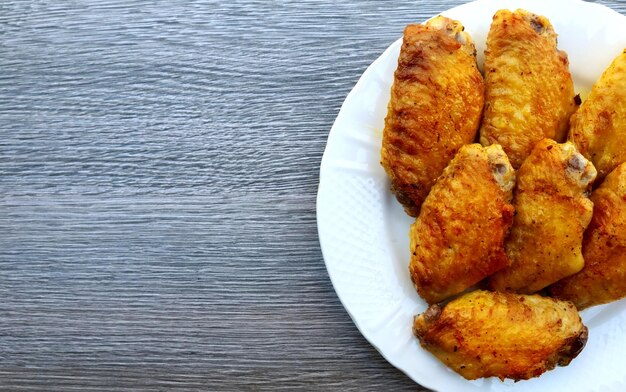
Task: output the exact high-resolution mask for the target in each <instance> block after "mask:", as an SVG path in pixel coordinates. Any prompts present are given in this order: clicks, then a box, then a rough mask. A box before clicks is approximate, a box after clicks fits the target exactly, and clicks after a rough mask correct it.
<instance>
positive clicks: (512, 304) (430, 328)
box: [413, 291, 587, 380]
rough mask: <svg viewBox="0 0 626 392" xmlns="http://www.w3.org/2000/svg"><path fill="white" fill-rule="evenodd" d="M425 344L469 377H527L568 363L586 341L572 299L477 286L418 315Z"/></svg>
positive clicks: (415, 324)
mask: <svg viewBox="0 0 626 392" xmlns="http://www.w3.org/2000/svg"><path fill="white" fill-rule="evenodd" d="M413 333H414V334H415V336H416V337H417V338H418V339H419V341H420V343H421V345H422V347H424V348H425V349H426V350H428V351H430V352H431V353H432V354H433V355H435V356H436V357H437V358H438V359H439V360H441V361H442V362H443V363H445V364H446V365H447V366H449V367H450V368H451V369H452V370H454V371H456V372H457V373H459V374H460V375H461V376H463V377H465V378H466V379H468V380H474V379H477V378H480V377H499V378H500V379H505V378H511V379H514V380H526V379H529V378H532V377H537V376H539V375H541V374H542V373H544V372H545V371H548V370H551V369H553V368H554V367H555V366H556V365H557V364H558V365H560V366H566V365H568V364H569V363H570V362H571V360H572V359H574V358H575V357H576V356H577V355H578V354H579V353H580V351H581V350H582V349H583V347H584V346H585V343H586V341H587V327H585V326H584V325H583V323H582V321H581V319H580V316H579V315H578V312H577V311H576V308H575V307H574V305H573V304H572V303H570V302H566V301H559V300H556V299H553V298H548V297H541V296H539V295H520V294H513V293H494V292H488V291H474V292H471V293H469V294H465V295H464V296H462V297H459V298H457V299H455V300H453V301H451V302H450V303H448V304H447V305H446V306H445V307H443V308H442V307H440V306H439V305H431V306H430V307H429V308H428V310H426V312H424V313H423V314H421V315H419V316H416V317H415V320H414V322H413Z"/></svg>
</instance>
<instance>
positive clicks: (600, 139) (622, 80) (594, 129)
mask: <svg viewBox="0 0 626 392" xmlns="http://www.w3.org/2000/svg"><path fill="white" fill-rule="evenodd" d="M569 138H570V140H571V141H572V142H574V144H576V147H578V150H580V152H581V153H582V154H583V155H584V156H585V157H587V158H588V159H590V160H591V161H592V162H593V164H594V165H595V167H596V169H597V170H598V180H599V181H601V180H602V179H604V177H606V175H607V174H609V173H610V172H611V171H612V170H613V169H615V167H617V165H619V164H620V163H622V162H626V50H624V51H623V52H622V54H620V55H619V56H617V58H616V59H615V60H613V63H612V64H611V65H610V66H609V68H607V69H606V71H604V73H603V74H602V76H601V77H600V79H599V80H598V81H597V82H596V84H595V85H594V86H593V88H592V90H591V93H590V94H589V97H588V98H587V100H586V101H585V102H584V103H583V104H582V106H581V107H580V110H578V112H577V113H576V114H575V115H574V116H572V119H571V129H570V134H569Z"/></svg>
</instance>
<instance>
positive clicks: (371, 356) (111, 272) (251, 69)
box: [0, 0, 626, 391]
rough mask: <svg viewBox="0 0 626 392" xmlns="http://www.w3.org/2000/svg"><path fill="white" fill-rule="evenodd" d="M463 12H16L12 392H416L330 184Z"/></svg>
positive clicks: (2, 135) (2, 110)
mask: <svg viewBox="0 0 626 392" xmlns="http://www.w3.org/2000/svg"><path fill="white" fill-rule="evenodd" d="M460 3H461V1H452V0H448V1H442V2H439V1H434V0H427V1H394V2H369V1H364V0H363V1H352V2H350V3H344V2H334V1H330V0H308V1H295V0H293V1H292V0H290V1H280V2H279V1H271V2H270V1H267V2H266V1H258V0H246V1H190V2H180V3H179V2H169V1H162V0H160V1H150V2H138V1H134V0H125V1H121V0H119V1H118V0H105V1H93V0H88V1H72V2H58V3H57V2H53V1H34V0H33V1H3V2H1V3H0V158H1V159H0V233H1V235H0V298H1V299H0V390H11V391H20V390H23V391H31V390H68V391H72V390H75V391H96V390H108V391H126V390H128V391H130V390H159V391H160V390H170V389H176V390H220V391H221V390H224V391H227V390H271V391H279V390H329V391H330V390H336V391H365V390H371V391H377V390H397V391H400V390H407V391H408V390H415V389H416V385H415V384H414V383H413V382H412V381H411V380H409V379H408V378H407V377H406V376H405V375H403V374H402V373H400V372H399V371H397V370H395V369H394V368H393V367H392V366H391V365H389V364H388V363H387V362H386V361H385V360H384V359H383V358H382V357H381V356H380V355H379V354H378V353H377V352H376V350H375V349H374V348H372V347H371V346H370V345H369V343H367V341H365V339H364V338H363V337H362V336H361V335H360V334H359V332H358V331H357V329H356V328H355V326H354V325H353V323H352V321H351V320H350V318H349V317H348V315H347V313H346V312H345V311H344V309H343V308H342V306H341V304H340V303H339V301H338V299H337V297H336V295H335V293H334V290H333V288H332V285H331V283H330V281H329V279H328V276H327V274H326V270H325V267H324V263H323V259H322V255H321V252H320V249H319V244H318V240H317V228H316V222H315V196H316V191H317V183H318V170H319V163H320V159H321V156H322V152H323V149H324V146H325V143H326V137H327V135H328V131H329V129H330V127H331V125H332V122H333V120H334V118H335V116H336V114H337V112H338V110H339V107H340V105H341V103H342V101H343V99H344V98H345V96H346V94H347V93H348V92H349V91H350V89H351V88H352V86H353V85H354V83H355V82H356V80H357V79H358V77H359V76H360V74H361V73H362V72H363V70H364V69H365V68H366V67H367V65H369V64H370V63H371V62H372V61H373V60H374V59H375V58H376V57H377V56H378V55H379V54H380V53H382V51H383V50H384V49H385V48H386V47H387V46H388V45H389V44H390V43H391V42H393V40H395V39H396V38H397V37H399V36H400V35H401V32H402V28H403V27H404V25H405V24H407V23H409V22H414V21H422V20H424V19H426V18H428V17H430V16H432V15H434V14H436V13H438V12H440V11H443V10H445V9H447V8H450V7H451V6H454V5H457V4H460ZM603 3H605V4H607V5H609V6H611V7H613V8H614V9H616V10H619V11H620V12H622V13H624V12H626V4H624V3H623V2H616V1H604V2H603ZM418 389H419V388H418ZM420 390H422V389H420Z"/></svg>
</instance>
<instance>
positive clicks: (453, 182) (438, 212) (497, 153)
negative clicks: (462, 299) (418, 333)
mask: <svg viewBox="0 0 626 392" xmlns="http://www.w3.org/2000/svg"><path fill="white" fill-rule="evenodd" d="M514 184H515V172H514V170H513V168H512V167H511V165H510V164H509V161H508V159H507V157H506V154H504V151H502V148H501V147H500V146H498V145H493V146H489V147H482V146H481V145H480V144H470V145H466V146H463V147H462V148H461V150H459V152H458V154H457V155H456V156H455V157H454V159H453V160H452V161H451V162H450V165H448V167H447V168H446V169H445V170H444V172H443V174H442V175H441V177H440V178H439V179H438V180H437V183H436V184H435V185H434V186H433V188H432V190H431V192H430V194H429V195H428V197H427V198H426V201H424V204H423V205H422V211H421V213H420V215H419V217H418V218H417V219H416V221H415V223H414V224H413V225H411V230H410V234H409V236H410V240H411V241H410V243H411V245H410V246H411V252H412V257H411V264H410V266H409V270H410V273H411V278H412V280H413V282H414V284H415V287H416V288H417V291H418V292H419V294H420V295H421V296H422V297H423V298H424V299H425V300H426V301H427V302H428V303H435V302H439V301H442V300H444V299H446V298H448V297H450V296H452V295H454V294H457V293H460V292H462V291H463V290H465V289H466V288H468V287H470V286H472V285H474V284H476V283H477V282H479V281H480V280H482V279H483V278H485V277H486V276H488V275H490V274H492V273H493V272H495V271H497V270H499V269H501V268H503V267H505V266H506V265H507V263H508V261H507V258H506V254H505V253H504V239H505V237H506V235H507V234H508V232H509V228H510V226H511V223H512V221H513V213H514V210H513V206H512V205H511V204H510V203H511V199H512V188H513V185H514Z"/></svg>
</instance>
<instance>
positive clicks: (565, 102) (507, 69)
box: [480, 9, 577, 169]
mask: <svg viewBox="0 0 626 392" xmlns="http://www.w3.org/2000/svg"><path fill="white" fill-rule="evenodd" d="M556 37H557V35H556V33H555V32H554V29H553V28H552V25H551V24H550V21H549V20H548V19H546V18H545V17H543V16H539V15H535V14H532V13H530V12H527V11H524V10H521V9H519V10H517V11H515V12H511V11H509V10H500V11H498V12H496V14H495V15H494V17H493V22H492V24H491V29H490V30H489V34H488V36H487V50H485V113H484V117H483V123H482V126H481V129H480V142H481V143H482V144H483V145H485V146H486V145H490V144H494V143H497V144H500V145H502V148H504V151H505V152H506V153H507V155H508V156H509V160H510V161H511V164H512V165H513V167H514V168H515V169H517V168H519V167H520V166H521V165H522V163H523V162H524V159H526V157H527V156H528V155H529V154H530V152H531V151H532V149H533V147H534V146H535V144H536V143H537V142H538V141H540V140H541V139H543V138H550V139H555V140H557V141H560V142H562V141H563V140H564V139H565V136H566V133H567V130H568V125H569V124H568V121H569V118H570V116H571V115H572V113H574V111H575V110H576V108H577V105H576V101H575V94H574V84H573V82H572V77H571V75H570V72H569V62H568V59H567V55H566V54H565V52H562V51H559V50H558V49H557V40H556Z"/></svg>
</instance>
